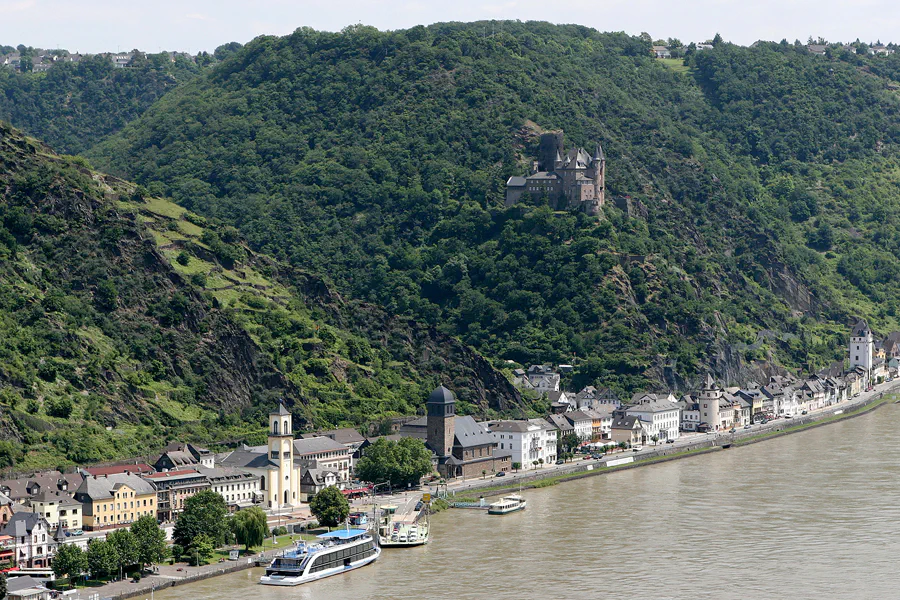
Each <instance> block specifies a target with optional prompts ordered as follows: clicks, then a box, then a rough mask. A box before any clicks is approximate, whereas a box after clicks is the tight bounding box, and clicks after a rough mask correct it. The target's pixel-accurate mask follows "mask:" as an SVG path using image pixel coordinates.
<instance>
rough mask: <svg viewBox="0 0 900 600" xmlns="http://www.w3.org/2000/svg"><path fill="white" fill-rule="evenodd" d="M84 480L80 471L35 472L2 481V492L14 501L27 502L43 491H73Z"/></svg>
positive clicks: (0, 491)
mask: <svg viewBox="0 0 900 600" xmlns="http://www.w3.org/2000/svg"><path fill="white" fill-rule="evenodd" d="M83 480H84V476H83V475H81V474H80V473H60V472H59V471H43V472H39V473H34V474H33V475H30V476H28V477H20V478H18V479H6V480H3V481H0V493H3V494H5V495H6V496H8V497H9V498H10V499H11V500H12V501H13V502H18V503H25V502H27V501H28V500H30V499H31V498H33V497H34V496H37V495H38V494H40V493H41V492H43V491H47V490H57V491H60V492H69V491H72V490H74V489H76V488H77V487H78V486H79V485H80V484H81V482H82V481H83Z"/></svg>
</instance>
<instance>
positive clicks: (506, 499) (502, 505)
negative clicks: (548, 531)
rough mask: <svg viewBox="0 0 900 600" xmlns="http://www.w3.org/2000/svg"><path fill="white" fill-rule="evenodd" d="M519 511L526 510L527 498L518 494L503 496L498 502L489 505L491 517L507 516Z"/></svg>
mask: <svg viewBox="0 0 900 600" xmlns="http://www.w3.org/2000/svg"><path fill="white" fill-rule="evenodd" d="M517 510H525V498H523V497H522V496H520V495H518V494H513V495H511V496H503V497H502V498H501V499H500V500H498V501H497V502H493V503H491V504H489V505H488V514H489V515H505V514H508V513H511V512H516V511H517Z"/></svg>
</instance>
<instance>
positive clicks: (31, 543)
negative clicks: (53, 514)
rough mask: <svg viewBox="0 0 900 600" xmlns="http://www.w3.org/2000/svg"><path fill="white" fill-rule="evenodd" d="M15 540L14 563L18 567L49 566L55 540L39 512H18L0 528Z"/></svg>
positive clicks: (0, 531)
mask: <svg viewBox="0 0 900 600" xmlns="http://www.w3.org/2000/svg"><path fill="white" fill-rule="evenodd" d="M0 535H8V536H10V537H12V538H13V540H14V541H15V546H16V550H15V563H16V566H18V567H26V568H44V567H48V566H50V562H51V561H52V559H53V555H54V554H55V553H56V546H57V542H56V540H54V539H53V533H52V531H51V530H50V525H49V524H48V523H47V520H46V519H45V518H44V517H42V516H41V515H39V514H36V513H32V512H20V513H16V514H14V515H13V517H12V519H10V520H9V523H7V524H6V526H4V527H3V529H0Z"/></svg>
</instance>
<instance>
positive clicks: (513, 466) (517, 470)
mask: <svg viewBox="0 0 900 600" xmlns="http://www.w3.org/2000/svg"><path fill="white" fill-rule="evenodd" d="M512 468H513V470H514V471H515V472H516V473H518V472H519V469H521V468H522V463H520V462H514V463H513V464H512Z"/></svg>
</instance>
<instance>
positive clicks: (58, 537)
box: [53, 523, 66, 543]
mask: <svg viewBox="0 0 900 600" xmlns="http://www.w3.org/2000/svg"><path fill="white" fill-rule="evenodd" d="M53 540H54V541H56V542H58V543H62V542H64V541H66V531H65V530H64V529H63V526H62V523H59V524H58V525H57V526H56V533H54V534H53Z"/></svg>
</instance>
